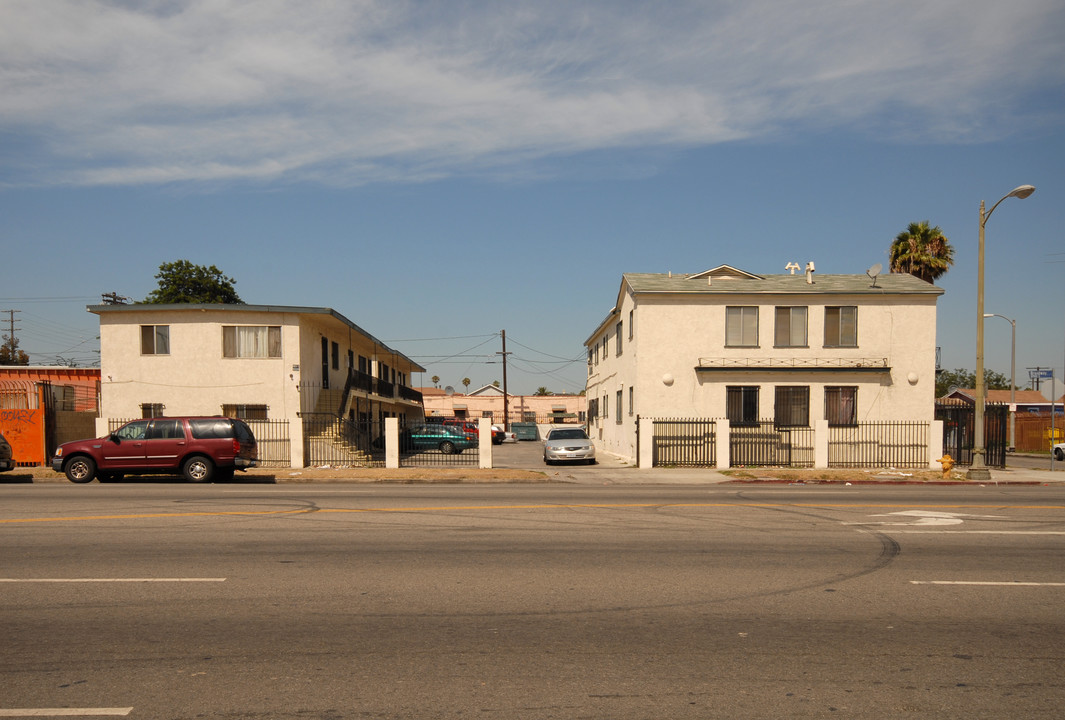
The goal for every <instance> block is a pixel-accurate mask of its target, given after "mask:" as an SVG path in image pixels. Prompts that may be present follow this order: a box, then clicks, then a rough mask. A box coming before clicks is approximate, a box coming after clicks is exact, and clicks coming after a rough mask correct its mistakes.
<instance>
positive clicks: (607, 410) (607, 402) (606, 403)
mask: <svg viewBox="0 0 1065 720" xmlns="http://www.w3.org/2000/svg"><path fill="white" fill-rule="evenodd" d="M603 417H605V418H607V417H610V396H609V395H604V396H603Z"/></svg>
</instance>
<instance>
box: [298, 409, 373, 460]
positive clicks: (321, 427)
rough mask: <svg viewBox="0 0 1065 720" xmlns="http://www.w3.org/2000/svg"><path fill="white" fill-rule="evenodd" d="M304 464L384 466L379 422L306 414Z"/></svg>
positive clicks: (325, 414)
mask: <svg viewBox="0 0 1065 720" xmlns="http://www.w3.org/2000/svg"><path fill="white" fill-rule="evenodd" d="M302 418H303V461H304V464H305V465H308V466H314V467H321V466H325V465H328V466H330V467H383V466H384V462H385V448H384V439H383V437H382V434H381V432H380V430H379V427H378V425H377V424H376V423H374V422H372V421H361V422H360V421H354V420H347V419H344V418H340V417H337V416H336V415H333V414H330V413H303V415H302Z"/></svg>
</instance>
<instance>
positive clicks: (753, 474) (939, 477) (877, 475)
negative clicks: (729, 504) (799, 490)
mask: <svg viewBox="0 0 1065 720" xmlns="http://www.w3.org/2000/svg"><path fill="white" fill-rule="evenodd" d="M721 472H722V474H723V475H727V476H728V477H729V479H731V480H732V481H733V482H752V483H753V482H795V483H800V482H802V483H848V482H849V483H852V484H853V483H891V482H911V483H912V482H928V483H931V482H967V481H966V479H965V473H963V472H952V473H951V474H950V476H949V477H946V478H944V477H943V473H942V472H940V471H939V470H894V469H890V468H885V469H880V470H858V469H854V470H825V469H808V468H771V467H766V468H746V469H739V468H733V469H731V470H722V471H721Z"/></svg>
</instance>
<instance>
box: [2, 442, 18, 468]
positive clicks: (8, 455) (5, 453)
mask: <svg viewBox="0 0 1065 720" xmlns="http://www.w3.org/2000/svg"><path fill="white" fill-rule="evenodd" d="M13 467H15V457H14V455H13V454H12V452H11V443H9V442H8V441H7V439H6V438H5V437H4V436H3V434H0V472H3V471H5V470H10V469H11V468H13Z"/></svg>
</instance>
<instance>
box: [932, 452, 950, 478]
mask: <svg viewBox="0 0 1065 720" xmlns="http://www.w3.org/2000/svg"><path fill="white" fill-rule="evenodd" d="M936 462H937V463H941V464H942V465H943V479H944V480H946V479H948V478H950V471H951V470H953V469H954V458H952V457H951V456H950V455H944V456H943V457H941V458H939V459H938V460H936Z"/></svg>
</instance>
